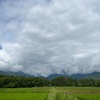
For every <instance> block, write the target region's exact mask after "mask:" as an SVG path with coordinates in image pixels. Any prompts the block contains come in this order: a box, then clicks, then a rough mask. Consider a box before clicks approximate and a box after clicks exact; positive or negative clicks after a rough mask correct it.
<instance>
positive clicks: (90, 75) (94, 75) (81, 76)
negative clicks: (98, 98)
mask: <svg viewBox="0 0 100 100" xmlns="http://www.w3.org/2000/svg"><path fill="white" fill-rule="evenodd" d="M0 74H3V75H12V76H24V77H33V76H34V75H29V74H26V73H24V72H22V71H18V72H12V71H2V70H0ZM61 76H63V77H71V78H73V79H88V78H92V79H100V72H96V71H94V72H92V73H88V74H82V73H77V74H72V75H67V74H57V73H54V74H50V75H49V76H47V77H44V76H42V75H39V76H38V77H44V78H47V79H49V80H52V79H54V78H57V77H61Z"/></svg>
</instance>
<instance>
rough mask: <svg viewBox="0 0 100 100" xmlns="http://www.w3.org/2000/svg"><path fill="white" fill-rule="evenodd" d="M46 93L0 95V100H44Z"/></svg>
mask: <svg viewBox="0 0 100 100" xmlns="http://www.w3.org/2000/svg"><path fill="white" fill-rule="evenodd" d="M46 97H47V93H0V100H46Z"/></svg>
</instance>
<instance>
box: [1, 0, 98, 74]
mask: <svg viewBox="0 0 100 100" xmlns="http://www.w3.org/2000/svg"><path fill="white" fill-rule="evenodd" d="M0 70H4V71H14V72H16V71H23V72H25V73H28V74H32V75H37V74H41V75H44V76H47V75H49V74H52V73H63V70H64V71H66V73H67V74H73V73H91V72H93V71H100V0H0Z"/></svg>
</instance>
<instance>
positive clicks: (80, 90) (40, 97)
mask: <svg viewBox="0 0 100 100" xmlns="http://www.w3.org/2000/svg"><path fill="white" fill-rule="evenodd" d="M0 100H100V88H96V87H34V88H1V89H0Z"/></svg>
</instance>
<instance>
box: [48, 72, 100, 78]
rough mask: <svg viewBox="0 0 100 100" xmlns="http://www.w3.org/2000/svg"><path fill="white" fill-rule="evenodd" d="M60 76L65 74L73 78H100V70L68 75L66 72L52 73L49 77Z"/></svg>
mask: <svg viewBox="0 0 100 100" xmlns="http://www.w3.org/2000/svg"><path fill="white" fill-rule="evenodd" d="M59 76H65V77H71V78H73V79H83V78H84V79H87V78H92V79H100V72H93V73H89V74H81V73H78V74H72V75H66V74H51V75H49V76H48V77H47V78H48V79H54V78H56V77H59Z"/></svg>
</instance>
